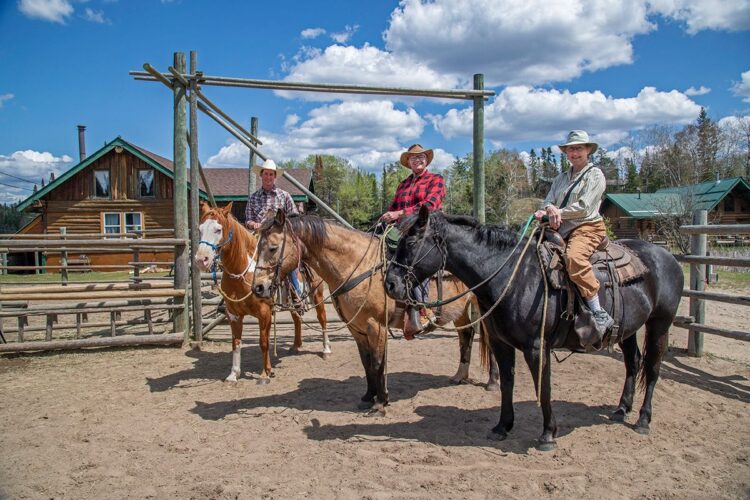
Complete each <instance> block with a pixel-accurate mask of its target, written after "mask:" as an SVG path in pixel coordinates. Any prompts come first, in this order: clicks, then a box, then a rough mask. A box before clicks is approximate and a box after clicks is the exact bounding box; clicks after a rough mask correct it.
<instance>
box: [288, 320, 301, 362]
mask: <svg viewBox="0 0 750 500" xmlns="http://www.w3.org/2000/svg"><path fill="white" fill-rule="evenodd" d="M292 321H293V322H294V344H293V345H292V347H290V348H289V354H299V353H300V351H301V350H302V318H300V317H299V314H297V313H296V312H292Z"/></svg>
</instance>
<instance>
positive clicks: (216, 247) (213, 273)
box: [198, 229, 249, 284]
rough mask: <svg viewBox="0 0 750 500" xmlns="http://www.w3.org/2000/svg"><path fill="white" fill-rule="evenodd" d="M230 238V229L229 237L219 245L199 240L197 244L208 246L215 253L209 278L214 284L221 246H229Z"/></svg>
mask: <svg viewBox="0 0 750 500" xmlns="http://www.w3.org/2000/svg"><path fill="white" fill-rule="evenodd" d="M232 236H233V235H232V230H231V229H230V230H229V236H228V237H227V239H226V240H224V241H223V242H221V243H216V244H214V243H211V242H210V241H206V240H200V241H199V242H198V246H200V245H208V246H209V247H210V248H211V250H213V251H214V253H216V258H215V259H214V261H213V263H212V264H211V276H212V277H213V280H214V284H216V283H217V282H218V281H219V280H218V277H217V272H216V268H217V267H218V262H219V259H221V248H222V247H223V246H225V245H227V244H229V242H231V241H232ZM248 267H249V266H248Z"/></svg>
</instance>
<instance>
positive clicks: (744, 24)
mask: <svg viewBox="0 0 750 500" xmlns="http://www.w3.org/2000/svg"><path fill="white" fill-rule="evenodd" d="M649 10H650V11H651V12H653V13H655V14H660V15H663V16H665V17H670V18H673V19H675V20H677V21H682V22H684V23H685V24H686V25H687V32H688V33H690V34H691V35H694V34H695V33H698V32H699V31H701V30H727V31H742V30H746V29H748V28H750V2H748V1H747V0H721V1H716V0H649Z"/></svg>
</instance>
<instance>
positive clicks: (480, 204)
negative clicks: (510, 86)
mask: <svg viewBox="0 0 750 500" xmlns="http://www.w3.org/2000/svg"><path fill="white" fill-rule="evenodd" d="M474 90H484V75H483V74H481V73H478V74H476V75H474ZM473 140H474V152H473V157H474V158H473V160H474V161H473V170H474V217H476V218H477V220H479V222H480V223H481V224H484V222H485V210H484V208H485V206H484V194H485V193H484V97H482V96H478V97H475V98H474V137H473Z"/></svg>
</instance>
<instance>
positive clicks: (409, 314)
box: [404, 306, 424, 340]
mask: <svg viewBox="0 0 750 500" xmlns="http://www.w3.org/2000/svg"><path fill="white" fill-rule="evenodd" d="M423 331H424V327H423V326H422V322H421V321H420V319H419V309H417V308H416V307H414V306H407V307H406V314H405V315H404V338H405V339H406V340H411V339H413V338H414V336H415V335H419V334H420V333H422V332H423Z"/></svg>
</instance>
